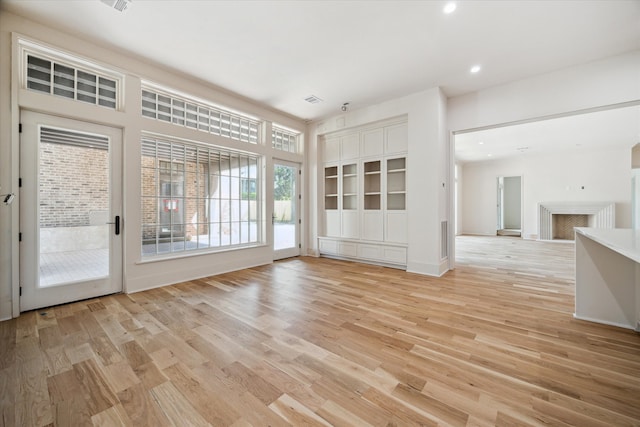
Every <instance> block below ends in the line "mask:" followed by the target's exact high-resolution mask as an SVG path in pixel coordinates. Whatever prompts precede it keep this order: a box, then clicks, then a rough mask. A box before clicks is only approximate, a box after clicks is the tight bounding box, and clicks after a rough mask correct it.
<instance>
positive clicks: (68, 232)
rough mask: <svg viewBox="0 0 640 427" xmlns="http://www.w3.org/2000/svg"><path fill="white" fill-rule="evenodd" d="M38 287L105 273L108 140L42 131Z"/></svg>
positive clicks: (107, 211)
mask: <svg viewBox="0 0 640 427" xmlns="http://www.w3.org/2000/svg"><path fill="white" fill-rule="evenodd" d="M39 141H40V142H39V160H38V167H39V170H38V174H39V189H38V197H39V204H38V206H39V236H40V241H39V248H40V275H39V276H40V279H39V286H40V287H47V286H56V285H62V284H67V283H71V282H78V281H85V280H90V279H98V278H103V277H107V276H108V275H109V233H110V229H109V225H107V224H106V223H107V222H108V221H109V219H110V215H109V139H108V138H106V137H102V136H96V135H89V134H84V133H79V132H75V131H67V130H60V129H50V128H46V127H43V128H41V129H40V138H39Z"/></svg>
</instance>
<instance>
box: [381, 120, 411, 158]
mask: <svg viewBox="0 0 640 427" xmlns="http://www.w3.org/2000/svg"><path fill="white" fill-rule="evenodd" d="M408 140H409V135H408V132H407V124H406V123H403V124H400V125H395V126H389V127H386V128H384V152H385V153H386V154H391V153H404V152H406V151H407V147H408Z"/></svg>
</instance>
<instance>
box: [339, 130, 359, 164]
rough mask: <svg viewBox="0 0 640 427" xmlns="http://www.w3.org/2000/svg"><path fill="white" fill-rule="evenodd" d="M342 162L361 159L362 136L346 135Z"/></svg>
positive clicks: (343, 142)
mask: <svg viewBox="0 0 640 427" xmlns="http://www.w3.org/2000/svg"><path fill="white" fill-rule="evenodd" d="M341 139H342V157H341V158H342V160H347V159H357V158H358V157H360V134H358V133H354V134H351V135H345V136H343V137H342V138H341Z"/></svg>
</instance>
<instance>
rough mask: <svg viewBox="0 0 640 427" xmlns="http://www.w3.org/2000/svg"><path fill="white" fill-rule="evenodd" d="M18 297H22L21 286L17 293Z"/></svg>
mask: <svg viewBox="0 0 640 427" xmlns="http://www.w3.org/2000/svg"><path fill="white" fill-rule="evenodd" d="M18 295H19V296H22V286H20V292H18Z"/></svg>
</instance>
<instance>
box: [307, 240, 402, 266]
mask: <svg viewBox="0 0 640 427" xmlns="http://www.w3.org/2000/svg"><path fill="white" fill-rule="evenodd" d="M318 248H319V249H320V255H321V256H329V257H334V258H344V259H349V260H353V261H361V262H367V263H373V264H380V265H384V266H389V267H395V268H402V269H405V268H406V266H407V247H406V246H401V245H389V244H386V243H377V242H373V243H368V242H362V241H352V240H344V239H333V238H329V237H319V238H318Z"/></svg>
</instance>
